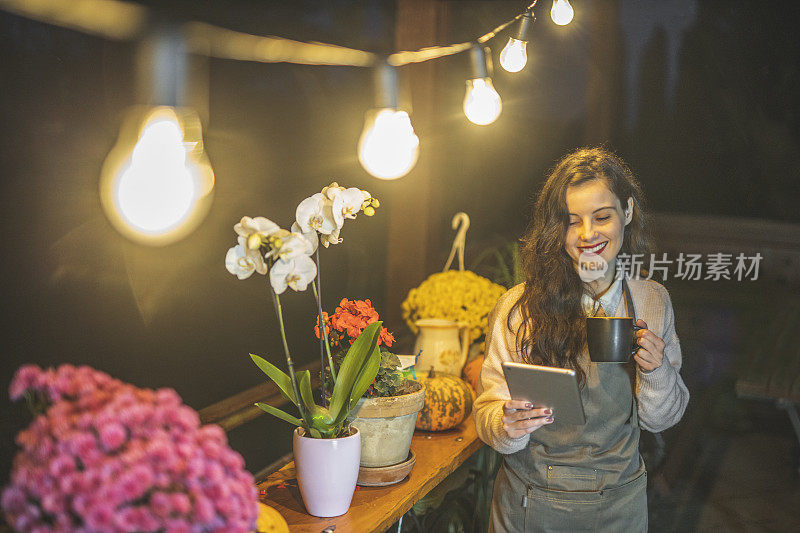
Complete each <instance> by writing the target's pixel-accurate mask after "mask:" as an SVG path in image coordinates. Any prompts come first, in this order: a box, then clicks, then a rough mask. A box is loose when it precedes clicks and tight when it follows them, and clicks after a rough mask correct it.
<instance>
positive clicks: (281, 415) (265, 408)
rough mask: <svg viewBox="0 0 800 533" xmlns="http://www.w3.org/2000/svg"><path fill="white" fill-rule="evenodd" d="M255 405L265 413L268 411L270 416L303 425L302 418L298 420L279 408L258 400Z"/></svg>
mask: <svg viewBox="0 0 800 533" xmlns="http://www.w3.org/2000/svg"><path fill="white" fill-rule="evenodd" d="M256 407H258V408H259V409H261V410H262V411H264V412H265V413H269V414H271V415H272V416H277V417H278V418H280V419H281V420H284V421H286V422H289V423H290V424H294V425H295V426H302V425H303V422H302V420H300V419H298V418H295V417H293V416H292V415H290V414H288V413H285V412H283V411H281V410H280V409H277V408H275V407H272V406H271V405H269V404H266V403H261V402H258V403H256Z"/></svg>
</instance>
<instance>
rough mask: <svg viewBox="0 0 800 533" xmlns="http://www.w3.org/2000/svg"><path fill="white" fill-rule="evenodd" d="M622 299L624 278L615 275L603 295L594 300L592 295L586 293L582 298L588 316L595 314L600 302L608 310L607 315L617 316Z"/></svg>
mask: <svg viewBox="0 0 800 533" xmlns="http://www.w3.org/2000/svg"><path fill="white" fill-rule="evenodd" d="M621 300H622V278H621V277H616V276H615V278H614V281H613V283H611V286H610V287H609V288H608V290H607V291H606V292H605V293H603V295H602V296H600V298H598V299H597V300H594V299H593V298H592V297H591V296H589V295H588V294H586V293H584V294H583V297H582V298H581V303H582V304H583V308H584V310H585V311H586V314H587V315H588V316H594V315H595V313H596V312H597V309H598V302H599V305H602V306H603V310H604V311H605V312H606V315H607V316H616V314H617V310H618V308H619V304H620V301H621Z"/></svg>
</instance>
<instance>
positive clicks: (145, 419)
mask: <svg viewBox="0 0 800 533" xmlns="http://www.w3.org/2000/svg"><path fill="white" fill-rule="evenodd" d="M9 394H10V396H11V398H12V399H14V400H17V399H19V398H21V397H23V396H28V397H29V399H31V400H32V405H38V406H39V407H45V410H44V412H43V413H42V414H40V415H39V416H37V417H36V418H35V419H34V421H33V422H32V423H31V425H30V426H29V427H28V428H27V429H26V430H24V431H21V432H20V433H19V435H17V445H18V446H19V447H20V448H21V450H20V452H19V453H18V454H17V456H16V457H15V459H14V467H13V471H12V473H11V483H10V484H9V486H8V487H6V488H5V489H4V490H3V492H2V496H0V505H2V508H3V511H4V512H5V514H6V516H7V518H8V520H9V521H10V523H11V525H12V526H13V527H14V528H15V529H16V530H18V531H23V532H27V531H37V532H39V531H41V532H45V531H104V532H109V533H112V532H128V531H175V532H181V531H187V532H188V531H230V532H238V531H241V532H246V531H251V530H252V529H253V526H254V525H255V521H256V516H257V514H258V506H257V501H258V500H257V492H256V486H255V483H254V481H253V476H252V475H251V474H250V473H249V472H247V471H246V470H244V461H243V460H242V457H241V455H239V454H238V453H236V452H235V451H233V450H232V449H231V448H230V447H229V446H228V444H227V438H226V436H225V432H224V431H222V429H221V428H219V427H218V426H203V427H201V426H200V419H199V417H198V415H197V413H196V412H195V411H194V410H193V409H191V408H189V407H187V406H185V405H183V403H182V402H181V399H180V396H178V394H177V393H175V391H173V390H171V389H161V390H158V391H153V390H146V389H139V388H137V387H134V386H133V385H130V384H127V383H124V382H122V381H120V380H117V379H113V378H112V377H111V376H109V375H108V374H105V373H103V372H98V371H96V370H94V369H92V368H89V367H86V366H83V367H78V368H76V367H74V366H71V365H63V366H61V367H59V368H57V369H47V370H43V369H41V368H39V367H38V366H35V365H26V366H24V367H22V368H20V369H19V370H18V371H17V373H16V375H15V376H14V379H13V380H12V382H11V386H10V388H9Z"/></svg>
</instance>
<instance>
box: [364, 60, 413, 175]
mask: <svg viewBox="0 0 800 533" xmlns="http://www.w3.org/2000/svg"><path fill="white" fill-rule="evenodd" d="M375 89H376V91H375V94H376V107H375V109H373V110H371V111H370V112H368V113H367V120H366V122H365V123H364V131H363V132H362V134H361V138H360V139H359V141H358V159H359V161H360V162H361V166H363V167H364V169H365V170H366V171H367V172H369V173H370V174H372V175H373V176H375V177H376V178H381V179H385V180H393V179H397V178H400V177H402V176H405V175H406V174H408V172H409V171H410V170H411V169H412V168H414V165H415V164H416V163H417V158H418V157H419V138H418V137H417V136H416V134H415V133H414V128H413V126H412V125H411V118H410V117H409V116H408V113H406V112H405V111H400V110H398V109H397V71H396V70H395V67H392V66H390V65H389V64H388V63H385V62H384V63H381V64H379V65H378V66H377V67H376V68H375Z"/></svg>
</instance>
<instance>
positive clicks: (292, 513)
mask: <svg viewBox="0 0 800 533" xmlns="http://www.w3.org/2000/svg"><path fill="white" fill-rule="evenodd" d="M481 446H483V443H482V442H481V441H480V440H479V439H478V435H477V433H476V432H475V424H474V422H473V420H472V417H471V416H470V417H468V418H467V420H465V421H464V422H463V423H462V424H461V425H459V426H458V427H456V428H454V429H452V430H450V431H442V432H436V433H434V432H426V431H417V432H415V434H414V438H413V439H412V441H411V449H412V450H414V454H415V455H416V463H415V464H414V468H413V470H412V471H411V474H409V476H408V477H407V478H406V479H405V480H403V481H401V482H400V483H397V484H395V485H391V486H388V487H358V488H357V489H356V492H355V494H354V495H353V501H352V503H351V504H350V510H349V511H348V512H347V513H346V514H344V515H342V516H337V517H333V518H317V517H314V516H311V515H309V514H307V513H306V510H305V507H304V506H303V501H302V498H301V496H300V490H299V488H298V487H297V479H296V474H295V468H294V463H293V462H292V463H289V464H288V465H286V466H285V467H283V468H281V469H280V470H278V471H277V472H275V473H274V474H272V475H270V476H269V477H268V478H267V480H266V481H264V482H263V483H260V484H259V489H260V490H264V491H266V495H265V496H262V497H261V498H262V501H263V502H264V503H266V504H267V505H270V506H272V507H274V508H276V509H277V510H278V511H279V512H280V513H281V515H283V517H284V518H285V519H286V521H287V522H288V523H289V529H290V531H292V533H296V532H311V533H319V532H320V531H322V530H323V529H325V528H327V527H330V526H336V533H343V532H354V533H366V532H372V531H374V532H380V531H386V529H387V528H389V527H390V526H391V525H392V524H394V523H395V522H397V521H398V520H399V519H400V517H401V516H402V515H403V514H405V513H406V512H407V511H408V510H409V509H411V506H413V505H414V504H415V503H416V502H417V501H418V500H419V499H420V498H422V497H423V496H425V495H426V494H427V493H428V492H429V491H430V490H431V489H433V488H434V487H435V486H436V485H438V484H439V483H441V482H442V480H444V478H445V477H447V476H448V475H449V474H450V473H452V472H453V471H454V470H455V469H456V468H458V467H459V466H460V465H461V464H462V463H463V462H464V461H465V460H467V458H469V457H470V456H471V455H472V454H473V453H475V452H476V451H478V450H479V449H480V448H481Z"/></svg>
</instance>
